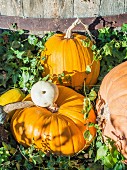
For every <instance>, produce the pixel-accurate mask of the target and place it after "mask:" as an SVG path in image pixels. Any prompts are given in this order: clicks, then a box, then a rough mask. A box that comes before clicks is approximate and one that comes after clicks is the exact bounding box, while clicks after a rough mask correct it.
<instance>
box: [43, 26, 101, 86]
mask: <svg viewBox="0 0 127 170" xmlns="http://www.w3.org/2000/svg"><path fill="white" fill-rule="evenodd" d="M70 28H71V29H72V26H71V27H70ZM70 28H68V30H67V32H66V34H64V33H62V34H55V35H53V36H52V37H50V38H49V39H48V40H47V42H46V43H45V50H44V51H42V53H41V63H42V64H43V65H44V68H45V70H44V72H43V76H46V75H48V74H50V78H51V79H52V81H53V82H54V83H56V84H59V83H60V82H59V77H61V79H62V82H63V85H65V86H71V87H74V88H75V89H81V88H82V86H83V83H84V80H85V84H86V85H88V86H91V85H94V84H95V83H96V82H97V78H98V75H99V72H100V62H99V61H93V52H92V50H91V47H87V46H86V47H85V46H84V45H83V43H82V41H85V42H90V44H91V45H92V42H91V41H90V40H88V37H86V36H84V35H80V34H78V33H72V32H71V29H70ZM91 45H90V46H91ZM43 58H45V60H43ZM87 66H90V67H91V72H90V73H89V74H88V73H86V68H87ZM62 74H63V77H62V76H61V75H62Z"/></svg>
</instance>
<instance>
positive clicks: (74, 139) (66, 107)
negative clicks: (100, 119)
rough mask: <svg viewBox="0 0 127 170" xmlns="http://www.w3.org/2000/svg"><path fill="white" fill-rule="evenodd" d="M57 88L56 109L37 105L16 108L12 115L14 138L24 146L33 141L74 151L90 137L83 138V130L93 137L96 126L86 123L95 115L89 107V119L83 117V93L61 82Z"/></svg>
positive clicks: (40, 145) (55, 149)
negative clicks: (57, 107)
mask: <svg viewBox="0 0 127 170" xmlns="http://www.w3.org/2000/svg"><path fill="white" fill-rule="evenodd" d="M58 88H59V97H58V99H57V101H56V104H57V105H58V106H59V110H58V112H56V113H52V112H51V111H49V110H47V108H42V107H37V106H33V107H30V108H24V109H20V110H17V111H16V112H15V114H14V116H13V117H12V119H11V131H12V133H13V135H14V137H15V139H16V140H17V141H18V142H19V143H21V144H23V145H25V146H30V145H31V144H34V145H35V146H36V147H37V148H39V149H41V150H42V151H44V152H47V151H51V152H53V153H55V154H58V155H74V154H76V153H78V152H80V151H81V150H83V149H86V148H87V147H88V146H89V145H90V143H91V142H92V140H93V139H92V140H91V141H86V140H85V139H84V136H83V134H84V132H85V131H86V130H87V129H89V131H90V133H91V134H92V136H93V138H94V137H95V135H96V129H95V128H94V127H88V126H87V125H86V123H88V122H92V123H95V122H96V116H95V113H94V110H93V109H91V111H90V113H89V117H88V119H87V120H84V117H83V114H82V113H81V112H82V109H83V100H84V96H82V95H81V94H78V93H77V92H75V91H74V90H72V89H70V88H67V87H64V86H58ZM29 97H30V95H29V96H28V98H27V99H28V100H29V99H30V98H29ZM27 99H26V100H27ZM24 100H25V99H24Z"/></svg>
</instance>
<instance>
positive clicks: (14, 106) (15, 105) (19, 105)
mask: <svg viewBox="0 0 127 170" xmlns="http://www.w3.org/2000/svg"><path fill="white" fill-rule="evenodd" d="M33 105H34V103H33V102H32V101H22V102H16V103H10V104H7V105H5V106H4V107H3V111H4V112H6V113H9V112H11V111H13V110H17V109H22V108H26V107H31V106H33Z"/></svg>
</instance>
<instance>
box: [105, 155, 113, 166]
mask: <svg viewBox="0 0 127 170" xmlns="http://www.w3.org/2000/svg"><path fill="white" fill-rule="evenodd" d="M115 164H116V162H114V160H113V158H112V155H111V154H109V155H107V156H105V157H104V165H105V166H106V167H107V168H113V167H114V165H115Z"/></svg>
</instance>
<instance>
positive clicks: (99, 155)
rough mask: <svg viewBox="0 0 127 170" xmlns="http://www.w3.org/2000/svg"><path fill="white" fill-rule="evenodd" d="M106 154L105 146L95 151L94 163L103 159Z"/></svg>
mask: <svg viewBox="0 0 127 170" xmlns="http://www.w3.org/2000/svg"><path fill="white" fill-rule="evenodd" d="M107 152H108V148H107V147H106V146H105V145H102V146H101V147H100V148H99V149H98V150H97V155H96V159H95V160H96V161H97V160H100V159H103V158H104V157H105V156H106V155H107Z"/></svg>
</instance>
